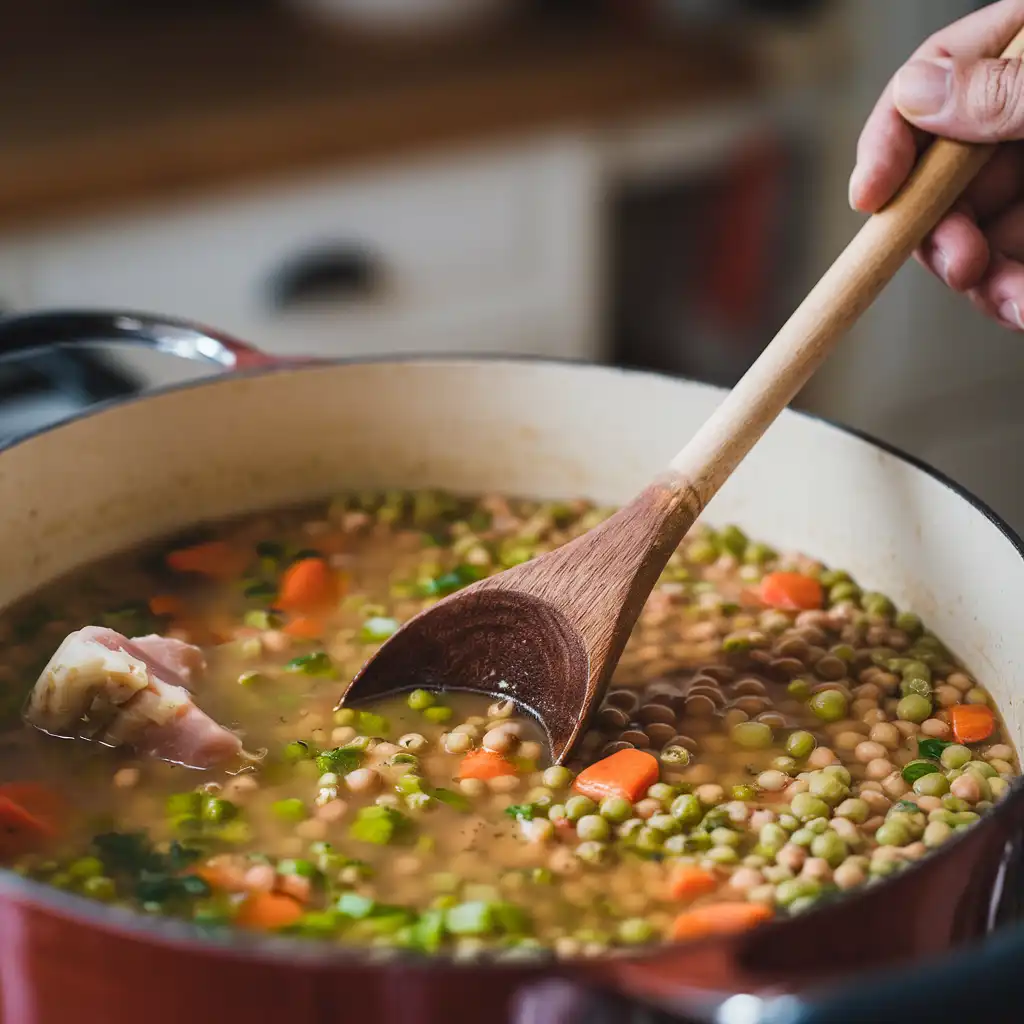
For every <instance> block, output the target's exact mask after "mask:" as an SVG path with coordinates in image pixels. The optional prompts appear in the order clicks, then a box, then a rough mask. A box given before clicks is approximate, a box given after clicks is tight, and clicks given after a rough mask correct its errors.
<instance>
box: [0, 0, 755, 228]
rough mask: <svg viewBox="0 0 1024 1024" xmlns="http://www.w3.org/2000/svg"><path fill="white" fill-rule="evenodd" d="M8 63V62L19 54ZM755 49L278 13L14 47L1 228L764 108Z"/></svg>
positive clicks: (136, 27) (529, 27)
mask: <svg viewBox="0 0 1024 1024" xmlns="http://www.w3.org/2000/svg"><path fill="white" fill-rule="evenodd" d="M5 50H6V52H5ZM758 68H759V64H758V61H757V60H756V59H753V57H752V56H751V55H750V54H749V53H748V52H747V51H746V50H745V49H744V48H743V47H742V46H740V45H739V44H737V43H735V42H733V43H729V42H727V41H725V40H724V39H722V38H719V37H716V36H714V35H711V34H708V33H706V32H701V33H699V34H695V35H693V36H682V35H675V36H673V35H670V34H668V33H665V32H662V33H659V34H657V35H655V34H654V33H653V32H646V33H645V32H643V31H640V30H628V31H627V30H623V29H622V28H620V27H615V26H607V25H601V24H600V23H596V22H595V23H587V24H585V25H582V26H578V25H569V24H565V23H558V22H555V23H553V24H552V23H550V22H547V21H544V20H541V21H536V20H534V21H530V20H526V21H524V22H522V23H519V24H516V25H512V26H510V27H508V28H507V29H505V30H503V31H502V32H501V33H499V34H495V35H493V36H492V37H490V38H487V39H479V40H477V41H476V42H475V43H474V44H473V45H461V46H456V45H454V44H451V43H449V44H447V45H445V46H434V47H422V48H417V49H409V48H400V47H394V46H392V47H385V46H382V45H380V44H377V45H371V44H369V43H366V42H361V43H357V42H355V41H353V40H352V39H350V38H346V37H344V36H341V35H339V34H334V33H332V32H330V31H324V30H323V29H317V28H315V27H313V26H312V25H310V24H309V23H303V22H300V21H298V20H297V19H294V18H292V17H289V16H288V15H286V14H284V13H281V12H276V11H274V10H273V9H271V10H269V11H265V12H258V11H254V12H252V14H251V15H245V14H238V13H234V14H225V13H222V14H219V15H215V14H209V15H204V16H201V17H199V16H197V18H193V19H178V20H173V19H169V18H168V17H167V16H166V15H165V16H164V17H163V18H157V19H152V20H147V19H146V18H140V19H138V20H135V21H134V22H132V23H129V24H121V25H120V27H119V28H117V29H114V28H112V27H107V28H105V29H104V30H103V31H102V32H97V33H95V34H94V35H87V34H85V33H84V31H83V30H81V29H79V30H76V31H69V32H68V33H67V38H61V36H60V35H59V34H56V35H49V36H47V37H46V40H45V45H44V46H42V47H41V48H39V49H35V48H33V47H32V46H31V45H18V41H17V38H16V37H13V38H12V37H11V36H8V38H7V41H6V43H4V42H3V41H0V139H2V146H0V229H3V230H7V231H10V230H20V229H21V228H28V227H35V226H38V225H45V224H47V223H50V222H54V221H59V220H61V219H64V218H66V217H69V216H77V215H80V214H93V213H105V212H108V211H109V210H111V209H112V208H116V209H122V208H124V207H125V206H126V205H132V204H141V203H148V202H154V201H163V200H166V199H175V198H178V197H181V196H192V195H194V194H201V193H203V192H211V193H212V192H215V191H216V190H220V189H223V188H224V187H225V186H230V185H237V184H247V183H258V182H266V181H273V180H276V179H283V178H286V177H288V176H290V175H292V174H295V173H298V172H303V171H307V170H310V169H315V168H318V167H331V168H338V167H345V166H348V165H355V164H362V163H369V162H379V161H380V160H382V159H388V158H393V157H403V156H406V155H409V154H412V153H414V152H417V151H421V150H428V149H438V148H440V147H451V146H453V145H460V144H470V143H473V144H475V143H478V142H483V141H487V140H488V139H490V138H498V139H500V138H503V137H513V138H514V137H517V136H521V135H524V134H526V133H534V134H536V133H538V132H543V131H545V130H547V129H555V128H559V127H562V126H565V125H571V126H578V125H583V126H586V125H589V124H602V123H605V122H609V121H616V120H621V119H625V118H629V117H636V116H644V115H648V114H650V115H656V114H658V113H660V112H661V111H673V112H678V111H680V110H686V109H688V108H690V107H696V106H698V105H700V104H708V103H713V102H715V101H726V100H728V99H730V98H735V97H739V96H743V95H746V96H752V95H754V94H755V93H756V92H757V91H758V83H759V70H758Z"/></svg>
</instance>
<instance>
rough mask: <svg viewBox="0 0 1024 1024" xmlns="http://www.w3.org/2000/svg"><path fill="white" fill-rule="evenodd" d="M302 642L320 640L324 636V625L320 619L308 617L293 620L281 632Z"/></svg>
mask: <svg viewBox="0 0 1024 1024" xmlns="http://www.w3.org/2000/svg"><path fill="white" fill-rule="evenodd" d="M281 632H283V633H287V634H288V635H289V636H294V637H297V638H298V639H300V640H318V639H319V638H320V637H322V636H323V635H324V624H323V621H322V620H320V619H314V618H310V617H309V616H308V615H306V616H300V617H299V618H297V619H292V621H291V622H289V623H288V624H287V625H286V626H285V627H284V629H283V630H282V631H281Z"/></svg>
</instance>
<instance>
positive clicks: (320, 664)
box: [285, 651, 334, 677]
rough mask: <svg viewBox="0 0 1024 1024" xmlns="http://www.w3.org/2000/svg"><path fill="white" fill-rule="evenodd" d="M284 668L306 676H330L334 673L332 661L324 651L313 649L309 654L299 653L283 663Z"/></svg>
mask: <svg viewBox="0 0 1024 1024" xmlns="http://www.w3.org/2000/svg"><path fill="white" fill-rule="evenodd" d="M285 670H286V671H288V672H301V673H302V674H303V675H307V676H325V677H331V676H333V675H334V663H333V662H332V661H331V659H330V657H329V656H328V655H327V653H326V652H324V651H314V652H312V653H311V654H300V655H299V656H298V657H297V658H292V660H291V661H289V662H288V664H287V665H285Z"/></svg>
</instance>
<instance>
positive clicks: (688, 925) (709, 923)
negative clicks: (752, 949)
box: [672, 903, 774, 941]
mask: <svg viewBox="0 0 1024 1024" xmlns="http://www.w3.org/2000/svg"><path fill="white" fill-rule="evenodd" d="M773 916H774V915H773V911H772V909H771V907H768V906H765V904H763V903H708V904H707V905H706V906H703V907H696V908H695V909H694V910H686V911H684V912H683V913H682V914H680V915H679V916H678V917H677V918H676V919H675V921H674V922H673V923H672V938H673V939H676V940H680V941H681V940H683V939H700V938H704V937H705V936H708V935H730V934H733V933H735V932H744V931H746V930H747V929H748V928H753V927H755V926H756V925H759V924H762V923H763V922H764V921H768V920H770V919H771V918H772V917H773Z"/></svg>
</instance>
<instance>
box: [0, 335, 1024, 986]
mask: <svg viewBox="0 0 1024 1024" xmlns="http://www.w3.org/2000/svg"><path fill="white" fill-rule="evenodd" d="M410 363H413V364H415V363H427V364H430V363H433V364H449V365H453V366H454V365H458V364H472V363H480V364H488V365H493V364H497V365H500V364H502V363H505V364H511V365H517V366H518V365H522V364H536V365H539V366H563V367H570V368H572V369H574V370H577V371H579V372H581V373H614V374H621V375H623V376H630V377H643V378H651V379H653V380H671V381H678V382H680V383H686V384H694V385H697V386H699V387H702V388H706V389H708V390H711V391H717V392H720V393H725V392H727V391H728V389H727V388H724V387H720V386H719V385H716V384H708V383H706V382H704V381H699V380H695V379H693V378H691V377H686V376H685V375H682V374H671V373H664V372H659V371H653V370H644V369H637V368H627V367H618V366H610V365H605V364H599V363H585V362H579V361H577V360H573V359H568V358H560V357H550V356H529V355H522V356H520V355H515V354H512V355H507V354H494V355H492V354H489V353H483V354H472V355H467V354H451V353H443V352H439V353H412V354H409V355H405V354H403V355H393V356H352V357H337V358H330V359H315V360H308V359H304V360H301V361H299V360H296V361H290V360H288V359H280V360H273V361H269V360H268V363H267V364H266V365H263V366H255V367H251V368H246V369H240V370H236V371H234V372H229V373H223V374H214V375H213V376H210V377H203V378H200V379H198V380H189V381H183V382H178V383H174V384H169V385H165V386H161V387H158V388H154V389H151V390H147V391H143V392H139V393H138V394H136V395H132V396H129V397H128V398H123V397H122V398H112V399H108V400H106V401H103V402H99V403H96V404H95V405H91V406H89V407H88V408H86V409H83V410H82V411H80V412H77V413H75V414H73V415H71V416H68V417H65V418H64V419H61V420H60V421H58V422H56V423H51V424H48V425H46V426H43V427H39V428H37V429H35V430H33V431H30V432H29V433H26V434H23V435H19V436H18V437H16V438H14V439H12V440H10V441H7V442H5V443H0V456H2V455H3V453H4V452H6V451H10V450H11V449H13V448H16V447H18V446H20V445H23V444H26V443H28V442H30V441H31V440H33V439H34V438H36V437H39V436H41V435H43V434H48V433H51V432H54V431H57V430H60V429H61V428H62V427H65V426H69V425H71V424H72V423H75V422H77V421H79V420H83V419H86V418H89V417H92V416H97V415H101V414H102V413H104V412H107V411H110V410H111V409H114V408H116V407H120V406H122V405H126V404H134V403H138V402H145V401H148V400H149V399H151V398H155V397H158V396H161V395H164V394H173V393H175V392H178V391H187V390H191V389H193V388H205V387H214V386H217V385H218V384H227V383H230V382H231V381H232V380H235V379H237V378H239V377H258V376H266V375H271V374H274V375H276V374H283V373H304V372H315V371H316V370H317V369H322V368H324V367H339V366H362V365H384V366H387V365H392V366H399V365H408V364H410ZM786 412H787V413H788V414H791V415H795V416H798V417H801V418H802V419H805V420H809V421H811V422H813V423H818V424H822V425H824V426H826V427H829V428H831V429H834V430H836V431H839V432H841V433H844V434H847V435H849V436H852V437H855V438H857V439H858V440H860V441H862V442H864V443H865V444H868V445H870V446H872V447H874V448H876V449H878V450H880V451H882V452H885V453H886V454H888V455H891V456H893V457H895V458H896V459H899V460H900V461H901V462H904V463H906V464H908V465H909V466H911V467H913V468H914V469H917V470H919V471H920V472H923V473H925V474H926V475H928V476H930V477H931V478H932V479H933V480H935V481H936V482H937V483H939V484H941V485H942V486H943V487H945V488H946V489H947V490H949V491H951V492H952V493H953V494H954V495H955V496H956V497H958V498H960V499H961V500H963V501H966V502H967V503H968V504H969V505H971V507H972V508H974V510H975V511H977V512H979V513H981V515H982V516H984V517H985V518H986V519H987V520H988V521H989V522H990V523H992V525H993V526H995V527H996V529H997V530H999V532H1000V533H1001V534H1002V535H1003V536H1004V537H1005V538H1006V539H1007V540H1008V541H1009V542H1010V544H1011V545H1012V546H1013V547H1014V549H1015V551H1016V552H1017V555H1018V557H1019V558H1020V559H1021V561H1024V539H1022V538H1021V536H1020V535H1019V534H1018V533H1017V531H1016V530H1014V529H1013V528H1012V527H1011V526H1010V525H1009V524H1008V523H1007V522H1006V521H1005V520H1004V519H1003V518H1002V517H1001V516H1000V515H999V514H998V513H997V512H995V511H994V510H993V509H992V508H990V507H989V505H988V504H986V503H985V502H984V501H982V500H981V499H980V498H978V497H977V496H976V495H975V494H973V493H972V492H971V491H969V490H968V489H967V488H966V487H964V486H963V485H961V484H959V483H957V482H956V481H955V480H953V479H952V478H950V477H949V476H947V475H946V474H945V473H943V472H942V471H941V470H938V469H936V468H935V467H934V466H932V465H930V464H929V463H928V462H926V461H925V460H923V459H921V458H919V457H917V456H915V455H911V454H909V453H908V452H905V451H903V450H902V449H901V448H900V447H898V446H897V445H894V444H891V443H890V442H888V441H883V440H880V439H879V438H877V437H875V436H873V435H872V434H870V433H869V432H867V431H864V430H861V429H859V428H857V427H851V426H847V425H845V424H842V423H838V422H836V421H834V420H831V419H829V418H828V417H827V416H822V415H820V414H818V413H812V412H806V411H803V410H799V409H793V408H788V409H787V410H786ZM1017 804H1021V805H1022V806H1021V808H1017V806H1016V805H1017ZM1022 812H1024V774H1022V775H1020V776H1018V777H1017V778H1016V779H1014V780H1013V781H1012V782H1011V783H1010V789H1009V791H1008V793H1007V795H1006V796H1005V797H1004V798H1003V799H1002V800H1001V801H1000V802H999V803H998V804H997V805H996V806H995V807H993V808H992V810H990V811H989V812H987V813H986V814H985V816H984V817H983V819H982V820H981V821H979V822H978V823H977V825H976V826H975V828H984V827H988V828H991V827H992V825H990V823H993V824H994V823H995V822H997V821H999V822H1004V823H1005V822H1008V821H1010V820H1012V819H1011V815H1014V814H1015V813H1016V814H1017V815H1018V816H1020V815H1021V813H1022ZM973 832H974V829H969V830H966V831H965V832H963V833H960V834H958V835H954V836H953V837H951V838H950V839H948V840H947V841H946V842H945V843H943V845H942V847H941V848H940V849H938V850H935V851H932V852H930V853H929V854H928V855H926V856H925V857H923V858H922V859H921V860H919V861H915V862H914V863H912V864H909V865H907V866H906V867H904V868H903V869H902V870H900V871H899V872H897V873H895V874H893V875H890V876H888V877H885V878H883V879H882V880H881V881H879V882H875V883H872V885H871V892H872V893H874V892H885V891H887V890H888V889H889V888H890V887H892V886H894V885H897V884H899V883H900V881H901V880H902V879H903V878H904V877H906V876H907V875H908V874H909V873H911V872H915V871H920V870H923V869H925V867H926V866H927V864H928V863H929V862H930V861H931V860H932V859H933V858H934V857H943V856H946V855H947V854H948V852H949V851H950V850H951V849H952V848H954V847H955V846H957V845H959V844H960V843H963V842H965V841H967V840H968V839H969V837H970V836H971V834H972V833H973ZM861 893H862V890H861V889H859V888H858V889H854V890H852V891H850V892H849V893H841V894H839V895H838V896H836V897H834V898H831V899H828V900H827V901H826V902H825V903H823V904H822V905H821V906H819V907H815V908H813V909H811V910H808V911H806V912H804V913H802V914H800V915H799V916H798V917H777V918H774V919H773V920H771V921H769V922H767V923H765V924H763V925H760V926H759V927H758V928H757V929H756V933H757V934H758V935H759V936H760V935H768V936H771V935H772V934H778V935H779V937H780V938H781V937H782V933H783V932H784V931H785V930H786V929H787V928H791V927H794V926H799V924H800V922H801V921H802V920H803V918H804V917H806V916H810V915H814V916H816V917H817V916H818V915H822V914H827V913H829V911H830V909H831V908H832V907H834V906H835V905H836V904H837V903H844V904H845V903H846V902H847V901H848V900H852V899H857V898H858V897H859V896H860V895H861ZM0 897H5V898H9V899H11V900H13V901H14V902H16V903H19V904H31V905H33V906H36V907H39V908H41V909H45V910H48V911H52V912H54V913H55V914H57V915H59V916H60V917H63V918H65V919H70V921H72V922H74V923H78V924H83V925H87V926H91V927H97V928H101V929H104V930H106V931H110V932H115V933H117V934H119V935H121V936H123V937H125V938H134V939H145V940H147V941H149V942H152V943H154V944H156V945H164V946H172V947H185V948H186V949H188V950H194V951H196V952H197V953H198V952H205V953H208V954H209V953H219V954H222V955H226V956H229V957H233V958H236V959H247V960H253V961H255V962H260V961H271V962H273V963H282V962H283V963H287V964H292V965H296V966H309V967H330V966H334V965H339V966H340V965H353V966H363V967H372V966H379V967H396V966H400V967H402V968H403V969H406V970H410V969H411V970H437V968H438V967H440V966H443V967H444V968H445V969H446V970H454V971H458V970H477V969H479V968H481V967H486V968H487V969H490V970H494V969H505V970H511V971H516V970H520V971H521V970H523V969H524V968H529V967H535V966H538V965H542V964H545V963H557V964H560V965H563V966H565V967H566V968H571V967H573V966H577V967H579V966H587V967H596V969H597V970H598V971H600V967H601V964H602V963H603V962H607V961H609V960H612V961H624V960H628V961H638V962H642V961H645V960H650V959H654V958H657V957H661V956H664V955H666V954H669V953H674V952H676V951H679V950H685V949H687V948H690V949H694V950H699V949H701V948H704V947H710V946H713V945H714V944H715V943H716V942H717V941H720V939H717V938H715V937H709V938H707V939H697V940H691V941H689V942H666V943H661V944H659V945H656V946H649V947H644V948H641V949H639V950H612V951H610V952H608V953H606V954H604V955H603V956H601V957H597V958H593V959H587V960H576V961H572V960H568V961H558V960H556V959H555V958H554V957H552V956H551V955H550V954H545V953H542V952H538V954H537V955H536V956H530V957H522V958H514V957H507V958H502V957H501V956H500V955H499V954H495V953H486V954H483V955H481V956H479V957H475V958H473V959H472V960H468V961H460V960H457V959H455V958H454V957H452V956H450V955H433V956H423V955H417V954H412V955H410V954H405V953H402V952H396V953H392V952H390V951H389V955H388V956H387V957H386V958H381V957H380V956H379V955H378V956H375V955H374V952H373V951H369V952H367V951H364V950H358V949H348V948H338V947H336V946H324V945H321V944H318V943H314V942H311V941H310V940H308V939H303V938H301V937H287V936H265V935H252V934H250V933H246V932H243V931H241V930H239V929H231V928H228V929H225V932H224V934H223V937H218V935H217V934H211V933H210V932H209V931H207V930H205V929H204V928H203V927H202V926H200V925H196V924H192V923H189V922H185V921H179V920H175V919H173V918H166V917H159V916H153V917H148V916H146V915H145V914H143V913H142V912H141V911H135V910H125V909H124V908H116V907H110V906H107V905H106V904H103V903H98V902H96V901H95V900H90V899H88V898H87V897H85V896H79V895H77V894H75V893H70V892H65V891H63V890H60V889H55V888H53V887H52V886H49V885H47V884H46V883H44V882H38V881H35V880H33V879H29V878H26V877H24V876H22V875H19V874H17V873H16V872H14V871H11V870H10V869H7V868H2V867H0ZM726 938H728V936H727V937H726ZM703 991H704V994H705V995H706V996H708V997H714V995H715V993H713V992H712V991H711V990H703ZM723 998H724V996H723Z"/></svg>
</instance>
